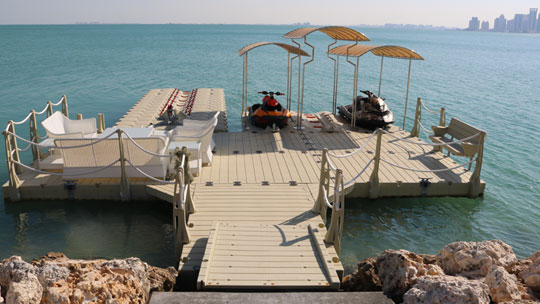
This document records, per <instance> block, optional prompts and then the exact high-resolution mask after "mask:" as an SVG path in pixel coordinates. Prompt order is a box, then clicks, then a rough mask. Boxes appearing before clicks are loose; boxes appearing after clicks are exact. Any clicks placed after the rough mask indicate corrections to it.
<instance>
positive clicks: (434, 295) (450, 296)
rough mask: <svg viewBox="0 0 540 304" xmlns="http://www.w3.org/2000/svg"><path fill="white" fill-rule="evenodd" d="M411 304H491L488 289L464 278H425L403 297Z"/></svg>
mask: <svg viewBox="0 0 540 304" xmlns="http://www.w3.org/2000/svg"><path fill="white" fill-rule="evenodd" d="M403 302H404V303H405V304H410V303H433V304H437V303H485V304H488V303H489V295H488V287H487V285H486V284H484V283H482V282H480V281H477V280H468V279H466V278H464V277H454V276H449V275H443V276H424V277H421V278H418V280H417V283H416V285H414V287H413V288H411V289H410V290H409V291H407V292H406V293H405V295H404V296H403Z"/></svg>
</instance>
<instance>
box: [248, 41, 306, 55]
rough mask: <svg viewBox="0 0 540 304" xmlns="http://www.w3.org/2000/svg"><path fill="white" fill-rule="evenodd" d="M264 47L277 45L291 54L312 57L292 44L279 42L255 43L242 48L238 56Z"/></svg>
mask: <svg viewBox="0 0 540 304" xmlns="http://www.w3.org/2000/svg"><path fill="white" fill-rule="evenodd" d="M263 45H277V46H279V47H281V48H282V49H284V50H286V51H287V52H289V53H291V54H295V55H300V56H307V57H310V56H309V54H308V53H306V52H305V51H303V50H301V49H300V48H297V47H296V46H294V45H290V44H286V43H278V42H267V41H261V42H255V43H252V44H249V45H246V46H244V47H243V48H241V49H240V50H238V55H240V56H242V55H244V54H245V53H247V52H249V51H251V50H253V49H254V48H258V47H260V46H263Z"/></svg>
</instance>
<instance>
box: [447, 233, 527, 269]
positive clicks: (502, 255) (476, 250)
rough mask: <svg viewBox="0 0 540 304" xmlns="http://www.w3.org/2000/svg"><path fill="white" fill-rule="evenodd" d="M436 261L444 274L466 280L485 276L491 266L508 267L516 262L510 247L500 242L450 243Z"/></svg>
mask: <svg viewBox="0 0 540 304" xmlns="http://www.w3.org/2000/svg"><path fill="white" fill-rule="evenodd" d="M437 260H438V264H439V265H440V266H441V267H442V268H443V269H444V272H445V273H447V274H449V275H457V274H459V275H464V276H466V277H468V278H478V277H484V276H486V274H487V273H488V271H489V269H490V267H491V266H492V265H497V266H503V267H508V266H509V265H511V264H512V263H515V262H516V261H517V259H516V255H515V254H514V251H513V250H512V247H510V246H509V245H507V244H505V243H504V242H502V241H500V240H492V241H482V242H455V243H451V244H448V245H446V246H445V247H444V248H443V249H442V250H441V252H440V253H439V254H438V255H437Z"/></svg>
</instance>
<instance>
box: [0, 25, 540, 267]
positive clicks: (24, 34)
mask: <svg viewBox="0 0 540 304" xmlns="http://www.w3.org/2000/svg"><path fill="white" fill-rule="evenodd" d="M293 28H294V27H290V26H235V25H229V26H220V25H77V26H0V41H1V42H2V43H1V44H0V105H1V107H2V111H0V124H1V125H4V124H5V123H6V122H7V121H8V120H9V119H14V120H19V119H22V118H23V117H24V116H25V114H26V113H27V111H28V110H29V109H31V108H33V109H37V110H39V109H41V108H42V107H43V106H44V104H45V102H46V101H47V100H52V101H56V100H58V99H59V97H60V96H61V95H62V94H66V95H67V96H68V100H69V103H70V113H72V115H74V114H75V113H84V115H85V117H91V116H94V117H95V116H96V114H97V113H98V112H104V113H105V118H106V122H107V125H111V124H113V123H114V122H115V121H116V120H117V119H118V118H120V117H121V116H122V115H123V113H125V111H126V110H127V109H129V108H130V107H131V106H132V105H133V104H134V103H135V102H136V101H137V100H138V99H139V98H140V97H141V96H142V95H144V93H145V92H146V91H147V90H149V89H151V88H165V87H176V88H180V89H183V90H189V89H192V88H196V87H221V88H224V89H225V93H226V98H227V106H228V111H229V122H230V127H231V129H233V130H235V129H236V130H238V128H239V125H240V124H239V121H238V120H237V119H236V118H237V117H238V116H239V112H240V98H241V95H240V93H241V83H242V66H241V65H242V60H241V58H240V57H239V56H238V55H237V53H236V52H237V51H238V49H239V48H240V47H242V46H244V45H246V44H248V43H251V42H255V41H262V40H265V41H268V40H269V41H280V40H281V35H282V34H283V33H285V32H287V31H289V30H291V29H293ZM359 30H360V31H362V32H364V33H365V34H366V35H368V36H369V37H371V38H372V40H373V42H372V43H373V44H397V45H403V46H406V47H409V48H412V49H414V50H416V51H417V52H419V53H420V54H421V55H422V56H424V58H425V59H426V60H425V61H421V62H413V66H412V74H411V75H412V78H411V90H410V100H409V107H408V111H409V114H410V115H409V116H410V118H411V117H412V115H413V112H414V100H415V99H416V97H418V96H420V97H422V98H423V100H424V101H425V102H426V103H427V104H429V105H430V106H431V107H432V108H438V107H441V106H445V107H446V109H447V112H448V116H449V117H450V116H456V117H459V118H461V119H463V120H465V121H469V122H471V123H472V124H474V125H476V126H478V127H480V128H483V129H485V130H486V131H487V133H488V139H487V144H486V151H485V161H484V167H483V172H482V177H483V179H484V180H485V181H486V182H487V188H486V194H485V197H484V198H483V199H475V200H471V199H462V198H433V199H427V198H415V199H385V200H375V201H369V200H348V201H347V209H346V219H345V232H344V240H343V245H342V247H343V250H342V259H343V261H344V262H345V264H346V268H347V270H348V271H350V270H351V269H352V268H354V267H355V263H356V261H358V260H359V259H361V258H364V257H368V256H374V255H376V254H378V253H380V252H381V251H382V250H384V249H387V248H404V249H408V250H412V251H416V252H423V253H435V252H437V251H439V250H440V248H441V247H442V246H444V245H445V244H447V243H449V242H452V241H456V240H483V239H494V238H497V239H502V240H503V241H505V242H507V243H508V244H510V245H512V246H513V247H514V250H515V252H516V253H517V254H518V256H521V257H524V256H528V255H530V254H531V253H533V252H534V251H536V250H538V249H540V241H539V240H540V211H539V209H540V194H539V180H540V173H539V169H540V157H539V152H540V143H539V141H538V138H539V136H538V135H540V134H539V132H538V131H537V130H538V129H537V128H536V124H537V123H538V121H539V120H540V117H539V116H540V114H539V113H540V101H539V100H540V97H539V96H540V86H539V85H538V81H539V80H540V72H539V71H540V51H539V50H540V35H513V34H495V33H473V32H456V31H414V30H397V29H377V28H365V29H359ZM309 41H310V42H311V43H313V44H315V45H316V47H317V50H318V52H317V53H316V55H315V59H316V60H315V62H313V63H311V64H310V65H308V66H307V68H306V84H305V98H304V102H305V110H307V111H308V112H311V111H320V110H328V109H329V107H330V104H331V93H332V79H331V75H332V65H331V62H330V60H328V59H327V58H325V53H324V52H323V50H325V49H326V45H327V44H328V43H330V42H331V41H330V40H329V39H328V38H327V37H326V36H324V35H323V34H320V33H315V34H313V35H311V36H310V37H309ZM364 57H365V58H361V60H360V77H359V88H360V89H370V90H373V91H376V90H377V86H378V72H379V63H380V60H379V59H378V58H376V57H375V56H372V55H366V56H364ZM286 62H287V61H286V54H285V53H284V52H282V50H281V49H279V48H277V47H266V48H260V49H257V50H255V51H253V52H252V53H250V61H249V77H250V82H249V88H248V90H249V96H250V102H254V101H255V98H257V97H256V96H255V92H256V91H258V90H264V89H266V90H280V91H284V90H285V88H286V69H287V66H286ZM407 67H408V62H407V61H404V60H392V59H386V60H385V65H384V75H383V88H382V96H383V97H386V98H387V101H388V102H389V104H390V106H391V107H392V109H393V110H394V113H395V114H396V118H397V119H396V120H397V121H400V122H401V120H402V118H403V109H404V100H405V90H406V82H407ZM340 72H341V73H340V87H339V92H340V94H339V103H340V104H344V103H347V102H349V100H350V95H351V92H352V68H351V66H350V65H347V64H346V63H342V65H341V67H340ZM294 92H296V91H295V90H294ZM293 97H294V99H296V93H294V94H293ZM293 104H296V103H295V101H293ZM410 118H409V120H408V123H407V129H410V127H411V119H410ZM423 119H424V121H425V125H430V124H434V123H436V122H437V121H438V118H437V117H435V116H433V115H428V114H424V117H423ZM18 132H22V134H26V130H24V128H21V129H18ZM423 136H424V135H423ZM2 157H3V158H4V157H5V156H3V155H2ZM24 157H25V159H28V158H29V156H28V155H25V156H24ZM0 179H1V180H2V181H5V180H7V172H6V168H5V162H3V161H2V162H1V163H0ZM1 204H2V205H1V206H2V208H1V209H0V244H2V246H0V258H4V257H7V256H9V255H13V254H17V255H22V256H23V257H24V258H27V259H31V258H35V257H38V256H40V255H42V254H45V253H46V252H48V251H63V252H65V253H67V254H68V255H69V256H71V257H76V258H91V257H108V258H110V257H127V256H133V255H135V256H140V257H141V258H143V259H144V260H146V261H148V262H150V263H151V264H154V265H160V266H165V265H172V264H173V263H174V259H173V257H172V236H171V230H172V229H171V225H170V223H171V215H170V206H168V205H167V204H163V203H160V202H144V203H128V204H124V203H118V202H50V201H34V202H24V203H20V204H19V203H18V204H4V203H1Z"/></svg>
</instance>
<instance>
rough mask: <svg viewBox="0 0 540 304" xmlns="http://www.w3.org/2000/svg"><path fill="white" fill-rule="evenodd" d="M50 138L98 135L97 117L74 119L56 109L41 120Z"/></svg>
mask: <svg viewBox="0 0 540 304" xmlns="http://www.w3.org/2000/svg"><path fill="white" fill-rule="evenodd" d="M41 125H42V126H43V128H44V129H45V131H46V132H47V135H48V136H49V138H92V137H96V136H97V127H96V119H95V118H87V119H81V120H73V119H69V118H67V117H66V116H65V115H64V114H63V113H62V112H59V111H56V112H54V113H53V114H52V115H51V116H49V117H48V118H47V119H45V120H44V121H42V122H41Z"/></svg>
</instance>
